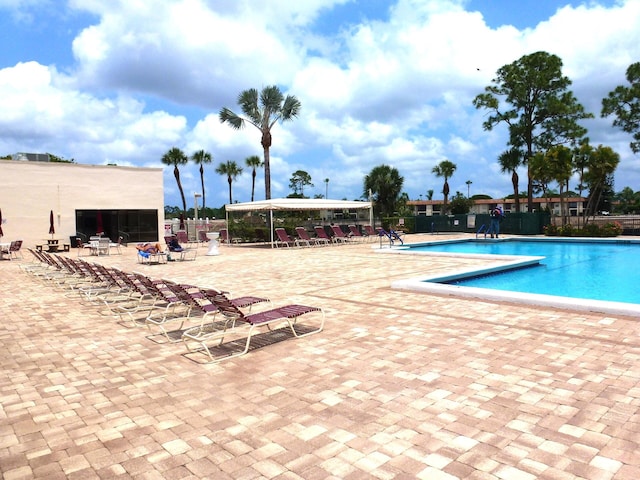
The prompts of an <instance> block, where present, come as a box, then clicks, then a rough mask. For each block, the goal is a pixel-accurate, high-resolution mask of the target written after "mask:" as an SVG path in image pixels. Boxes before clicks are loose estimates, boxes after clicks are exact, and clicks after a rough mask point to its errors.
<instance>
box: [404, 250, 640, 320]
mask: <svg viewBox="0 0 640 480" xmlns="http://www.w3.org/2000/svg"><path fill="white" fill-rule="evenodd" d="M400 250H401V249H398V250H397V251H398V252H399V251H400ZM402 250H404V252H403V253H410V254H423V255H425V254H426V255H429V254H432V255H453V256H461V257H465V256H471V257H477V258H482V257H484V258H487V259H497V258H498V259H504V260H505V263H504V264H503V265H500V266H498V267H495V266H494V267H491V268H481V269H470V270H463V271H458V272H454V273H453V274H448V275H445V276H435V277H426V278H420V279H409V280H405V281H399V282H394V285H393V287H394V288H401V289H411V290H420V291H434V290H435V291H440V290H442V289H444V290H446V293H450V294H451V293H454V294H462V295H472V296H478V297H485V298H486V297H491V298H494V299H502V300H510V301H523V302H525V303H534V304H547V305H555V306H561V307H568V308H572V309H575V308H580V309H588V310H594V311H603V312H615V313H624V314H632V315H638V314H640V269H638V268H634V264H635V263H636V262H637V260H638V258H640V242H637V241H630V240H613V239H607V240H595V239H549V238H538V239H504V240H497V241H496V240H482V239H480V240H454V241H443V242H430V243H428V244H414V245H407V246H406V248H404V249H402ZM496 255H498V256H497V257H496ZM435 285H438V286H435ZM432 287H433V288H432ZM446 287H449V288H448V289H447V288H446ZM500 292H502V293H500Z"/></svg>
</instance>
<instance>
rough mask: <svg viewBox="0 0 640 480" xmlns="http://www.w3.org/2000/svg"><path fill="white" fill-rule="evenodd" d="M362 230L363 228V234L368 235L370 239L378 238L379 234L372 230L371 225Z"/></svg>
mask: <svg viewBox="0 0 640 480" xmlns="http://www.w3.org/2000/svg"><path fill="white" fill-rule="evenodd" d="M363 228H364V233H366V234H367V235H369V237H370V238H375V237H377V236H378V233H379V232H377V231H376V230H374V228H373V227H372V226H371V225H365V226H364V227H363Z"/></svg>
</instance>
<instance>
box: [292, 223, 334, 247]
mask: <svg viewBox="0 0 640 480" xmlns="http://www.w3.org/2000/svg"><path fill="white" fill-rule="evenodd" d="M296 235H298V241H299V243H302V242H304V243H306V244H307V246H310V245H329V240H327V239H326V238H317V237H314V238H312V237H310V236H309V232H307V229H306V228H304V227H296Z"/></svg>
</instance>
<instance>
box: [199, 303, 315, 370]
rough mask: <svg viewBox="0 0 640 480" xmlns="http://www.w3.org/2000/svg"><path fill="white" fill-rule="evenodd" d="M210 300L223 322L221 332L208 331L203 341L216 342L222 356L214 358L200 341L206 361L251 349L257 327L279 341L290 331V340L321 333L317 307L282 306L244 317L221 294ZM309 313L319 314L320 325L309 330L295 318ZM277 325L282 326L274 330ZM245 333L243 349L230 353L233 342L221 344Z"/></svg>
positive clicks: (217, 360) (240, 353)
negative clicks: (276, 337) (272, 334)
mask: <svg viewBox="0 0 640 480" xmlns="http://www.w3.org/2000/svg"><path fill="white" fill-rule="evenodd" d="M211 300H212V302H213V304H214V305H215V306H216V307H217V309H218V310H219V311H220V313H221V314H222V315H223V316H224V317H225V322H223V324H222V329H220V330H217V331H215V332H212V333H211V334H210V335H209V336H208V337H207V339H206V340H207V343H208V342H211V341H216V342H217V344H216V348H217V349H218V350H221V351H222V355H214V353H215V352H212V351H211V350H212V348H211V347H209V346H207V345H206V344H205V343H204V342H201V343H202V345H203V346H204V347H205V351H206V353H207V355H208V356H209V360H210V362H221V361H223V360H229V359H231V358H235V357H238V356H241V355H244V354H245V353H247V352H248V351H249V347H250V346H251V339H252V337H253V335H254V333H255V331H256V329H258V328H260V327H265V328H267V329H268V330H269V331H270V332H272V333H274V334H275V335H276V336H278V335H279V334H280V338H282V337H281V334H284V333H286V332H288V331H290V332H291V333H292V334H293V336H294V337H297V338H300V337H305V336H307V335H312V334H314V333H318V332H321V331H322V329H323V327H324V318H325V317H324V311H323V310H322V309H321V308H319V307H311V306H307V305H298V304H292V305H286V306H283V307H277V308H271V309H269V310H264V311H261V312H257V313H250V314H244V313H243V312H242V310H240V308H239V307H237V306H236V305H234V303H233V302H232V301H231V300H229V299H228V298H227V296H226V295H225V294H224V293H221V292H218V293H215V294H214V295H212V296H211ZM312 312H318V313H319V314H320V315H321V319H320V324H319V325H318V326H316V327H315V328H312V327H308V326H303V325H300V324H299V323H298V319H299V318H300V317H301V316H303V315H306V314H311V313H312ZM277 324H280V325H284V326H283V327H278V328H274V326H276V325H277ZM287 327H288V328H287ZM245 331H246V335H247V336H246V340H245V341H244V348H242V350H240V351H238V350H236V351H234V350H233V349H231V348H229V347H231V345H232V344H233V343H234V342H231V341H228V342H226V343H225V341H224V340H225V338H226V337H227V336H232V337H234V338H235V337H236V336H237V335H239V334H244V333H245Z"/></svg>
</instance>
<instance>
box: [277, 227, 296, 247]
mask: <svg viewBox="0 0 640 480" xmlns="http://www.w3.org/2000/svg"><path fill="white" fill-rule="evenodd" d="M274 231H275V232H276V236H277V237H278V238H276V248H280V246H281V245H284V246H285V247H291V246H298V243H297V242H296V241H295V240H294V239H293V238H291V237H290V236H289V234H288V233H287V231H286V230H285V229H284V228H276V229H275V230H274Z"/></svg>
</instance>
